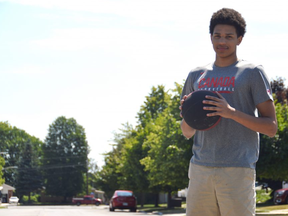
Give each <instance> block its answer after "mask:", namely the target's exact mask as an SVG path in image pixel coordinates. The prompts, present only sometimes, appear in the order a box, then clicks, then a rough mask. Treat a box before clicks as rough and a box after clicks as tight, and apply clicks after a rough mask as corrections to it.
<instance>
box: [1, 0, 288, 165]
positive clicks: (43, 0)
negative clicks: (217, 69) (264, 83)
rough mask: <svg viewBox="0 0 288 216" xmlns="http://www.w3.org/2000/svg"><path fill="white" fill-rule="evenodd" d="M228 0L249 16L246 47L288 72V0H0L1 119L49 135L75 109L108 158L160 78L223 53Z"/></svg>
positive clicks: (95, 154) (271, 72)
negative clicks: (213, 29) (218, 38)
mask: <svg viewBox="0 0 288 216" xmlns="http://www.w3.org/2000/svg"><path fill="white" fill-rule="evenodd" d="M223 7H227V8H233V9H235V10H237V11H239V12H240V13H241V14H242V16H243V17H244V19H245V20H246V23H247V33H246V35H245V36H244V39H243V41H242V43H241V45H240V46H239V47H238V50H237V51H238V57H239V58H240V59H245V60H248V61H251V62H253V63H255V64H261V65H263V66H264V68H265V71H266V73H267V75H268V77H269V78H270V79H276V78H277V77H282V78H285V79H287V78H288V70H287V69H286V68H285V64H286V63H287V61H288V43H287V38H288V13H287V6H286V3H285V0H273V1H271V0H270V1H267V0H261V1H258V0H249V1H247V0H242V1H232V0H219V1H214V0H210V1H208V0H201V1H195V0H194V1H193V0H189V1H188V0H187V1H185V0H165V1H163V0H0V59H1V63H0V77H1V79H0V80H1V85H0V100H1V101H0V104H1V105H0V121H2V122H5V121H8V123H9V124H10V125H11V126H15V127H17V128H20V129H23V130H25V131H26V132H27V133H29V134H30V135H32V136H35V137H38V138H39V139H40V140H42V141H44V140H45V137H46V136H47V134H48V128H49V125H51V124H52V123H53V122H54V121H55V120H56V119H57V118H58V117H60V116H65V117H66V118H74V119H75V120H76V121H77V123H78V124H80V125H81V126H83V127H84V128H85V132H86V136H87V141H88V144H89V146H90V149H91V152H90V154H89V158H92V159H94V160H95V161H96V162H97V164H98V166H99V167H101V166H102V165H103V164H104V161H103V159H104V156H103V154H104V153H107V152H109V151H111V150H112V145H111V144H113V143H114V142H113V138H114V133H115V132H116V133H117V132H119V129H121V128H123V126H122V124H125V123H127V122H128V123H129V124H132V125H134V126H135V125H136V124H137V119H136V115H137V112H139V110H140V107H141V105H143V104H144V101H145V96H148V95H149V93H150V92H151V88H152V87H153V86H158V85H164V86H165V88H166V90H169V89H173V88H174V87H175V84H174V83H175V82H177V83H181V84H182V83H183V81H184V80H185V79H186V77H187V75H188V73H189V71H190V70H191V69H193V68H195V67H197V66H202V65H205V64H208V63H211V62H213V61H214V60H215V54H214V51H213V48H212V45H211V41H210V35H209V21H210V18H211V16H212V14H213V13H214V12H216V11H217V10H219V9H221V8H223ZM0 145H1V144H0Z"/></svg>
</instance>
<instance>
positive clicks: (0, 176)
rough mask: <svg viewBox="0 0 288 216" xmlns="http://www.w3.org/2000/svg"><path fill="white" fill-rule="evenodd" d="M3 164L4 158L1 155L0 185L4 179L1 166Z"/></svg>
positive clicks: (2, 166) (0, 166)
mask: <svg viewBox="0 0 288 216" xmlns="http://www.w3.org/2000/svg"><path fill="white" fill-rule="evenodd" d="M4 165H5V160H4V158H3V157H1V156H0V185H2V184H3V183H4V182H5V179H4V178H3V171H2V170H3V168H4Z"/></svg>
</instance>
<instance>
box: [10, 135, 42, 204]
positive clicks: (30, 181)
mask: <svg viewBox="0 0 288 216" xmlns="http://www.w3.org/2000/svg"><path fill="white" fill-rule="evenodd" d="M39 158H40V157H39V155H38V154H37V151H35V150H34V149H33V145H32V143H31V140H28V141H27V142H26V143H25V145H24V148H23V149H22V151H21V153H20V160H19V163H18V168H17V172H16V173H17V174H16V184H15V187H16V192H17V195H18V196H19V197H20V199H21V198H22V197H23V195H27V196H28V197H29V200H28V202H29V203H30V200H31V199H30V194H31V192H36V191H39V190H41V189H42V185H43V180H42V179H43V178H42V173H41V171H40V166H39V164H40V162H39Z"/></svg>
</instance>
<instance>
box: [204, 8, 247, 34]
mask: <svg viewBox="0 0 288 216" xmlns="http://www.w3.org/2000/svg"><path fill="white" fill-rule="evenodd" d="M218 24H226V25H232V26H234V27H235V28H236V33H237V37H239V36H242V37H244V34H245V33H246V22H245V20H244V18H243V17H242V16H241V14H240V13H239V12H237V11H236V10H233V9H230V8H222V9H220V10H218V11H217V12H215V13H214V14H213V15H212V17H211V20H210V26H209V30H210V34H211V35H212V34H213V31H214V28H215V26H216V25H218Z"/></svg>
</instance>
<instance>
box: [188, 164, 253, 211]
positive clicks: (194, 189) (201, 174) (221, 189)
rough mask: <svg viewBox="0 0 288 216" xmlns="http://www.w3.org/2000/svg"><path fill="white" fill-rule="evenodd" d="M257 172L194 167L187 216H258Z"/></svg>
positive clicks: (191, 165)
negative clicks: (256, 209)
mask: <svg viewBox="0 0 288 216" xmlns="http://www.w3.org/2000/svg"><path fill="white" fill-rule="evenodd" d="M255 175H256V174H255V169H251V168H242V167H206V166H199V165H195V164H192V163H190V166H189V174H188V176H189V179H190V180H189V187H188V192H187V197H186V203H187V207H186V215H187V216H252V215H255V207H256V194H255Z"/></svg>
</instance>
